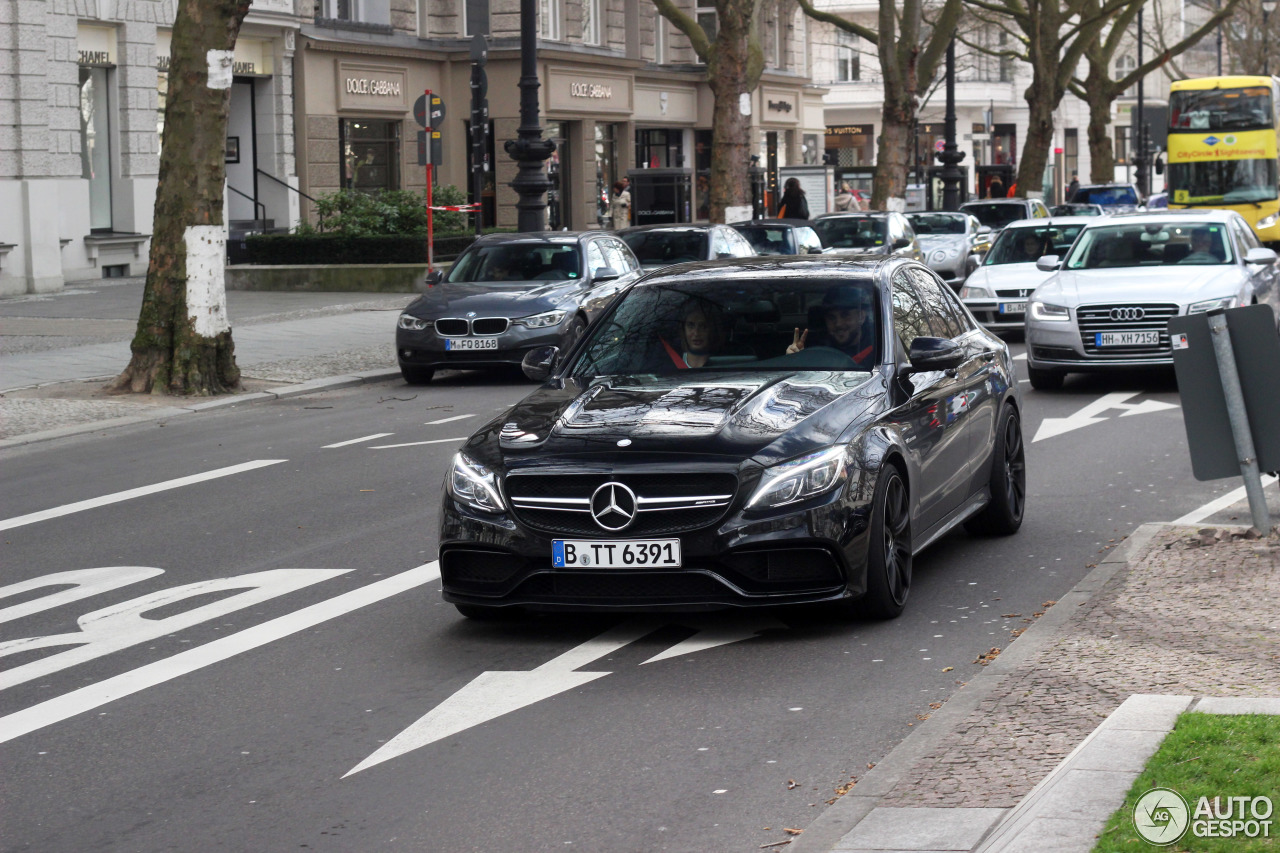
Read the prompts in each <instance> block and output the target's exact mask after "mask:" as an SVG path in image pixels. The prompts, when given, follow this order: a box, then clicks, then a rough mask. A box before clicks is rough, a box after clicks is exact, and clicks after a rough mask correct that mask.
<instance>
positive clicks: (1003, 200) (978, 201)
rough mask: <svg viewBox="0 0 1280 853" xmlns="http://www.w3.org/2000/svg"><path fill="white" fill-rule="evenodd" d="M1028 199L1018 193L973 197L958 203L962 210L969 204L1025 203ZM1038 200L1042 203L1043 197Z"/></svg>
mask: <svg viewBox="0 0 1280 853" xmlns="http://www.w3.org/2000/svg"><path fill="white" fill-rule="evenodd" d="M1029 201H1031V199H1028V198H1023V197H1022V196H1018V195H1012V196H1008V197H1006V198H975V199H973V200H971V201H966V202H965V203H964V204H962V205H960V209H961V210H963V209H964V208H966V207H968V206H969V205H971V204H1026V203H1028V202H1029ZM1040 201H1041V202H1042V203H1043V201H1044V199H1040Z"/></svg>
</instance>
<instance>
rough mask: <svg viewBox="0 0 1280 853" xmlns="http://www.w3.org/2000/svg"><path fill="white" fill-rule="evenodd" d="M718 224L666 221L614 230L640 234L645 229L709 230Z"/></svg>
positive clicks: (617, 232) (620, 232)
mask: <svg viewBox="0 0 1280 853" xmlns="http://www.w3.org/2000/svg"><path fill="white" fill-rule="evenodd" d="M715 226H716V223H714V222H665V223H662V224H659V225H632V226H630V227H629V228H622V229H619V230H618V231H614V232H613V233H614V234H639V233H641V232H644V231H709V230H711V229H712V228H714V227H715Z"/></svg>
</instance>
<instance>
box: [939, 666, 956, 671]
mask: <svg viewBox="0 0 1280 853" xmlns="http://www.w3.org/2000/svg"><path fill="white" fill-rule="evenodd" d="M953 669H955V667H954V666H944V667H943V668H942V671H943V672H950V671H951V670H953Z"/></svg>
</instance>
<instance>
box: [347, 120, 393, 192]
mask: <svg viewBox="0 0 1280 853" xmlns="http://www.w3.org/2000/svg"><path fill="white" fill-rule="evenodd" d="M338 127H339V131H340V137H341V138H340V139H339V144H340V146H341V149H342V186H343V187H344V188H345V189H350V190H359V191H361V192H376V191H377V190H397V189H400V122H398V121H392V120H387V119H365V118H355V119H350V118H348V119H343V120H342V121H341V123H340V124H339V126H338Z"/></svg>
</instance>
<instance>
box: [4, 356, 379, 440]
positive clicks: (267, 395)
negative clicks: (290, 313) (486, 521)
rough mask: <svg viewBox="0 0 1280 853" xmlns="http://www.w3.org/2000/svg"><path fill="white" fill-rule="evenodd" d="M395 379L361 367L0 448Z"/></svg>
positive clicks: (44, 433)
mask: <svg viewBox="0 0 1280 853" xmlns="http://www.w3.org/2000/svg"><path fill="white" fill-rule="evenodd" d="M399 378H400V370H399V368H382V369H379V370H362V371H359V372H357V373H347V374H343V375H342V376H328V377H325V378H323V379H309V380H307V381H306V382H300V383H298V384H297V385H285V386H283V387H280V388H276V389H275V390H273V391H258V392H256V393H253V394H233V395H230V396H226V397H218V398H216V399H213V400H206V401H204V402H200V403H193V404H191V405H189V406H163V407H158V408H155V409H152V410H150V411H149V412H147V413H146V414H139V415H125V416H124V417H119V418H108V419H106V420H101V421H90V422H88V423H83V424H75V425H73V426H65V427H56V428H54V429H48V430H43V431H41V432H33V433H29V434H27V435H19V436H14V437H13V438H6V439H0V450H4V449H6V448H10V447H22V446H24V445H28V444H37V443H39V442H43V441H53V440H54V439H59V438H66V437H67V436H72V435H83V434H84V433H90V432H97V431H99V430H107V429H116V428H118V427H124V426H132V425H134V424H143V423H149V422H151V421H162V420H168V419H170V418H174V417H177V416H178V415H189V414H195V413H198V412H208V411H215V410H217V409H226V408H235V407H236V406H240V405H253V404H255V403H267V402H271V401H274V400H287V399H290V398H292V397H302V396H305V395H307V394H318V393H320V392H323V391H336V390H338V389H340V388H351V387H354V386H356V385H372V384H374V383H377V382H386V381H389V380H392V379H399ZM72 381H74V380H72Z"/></svg>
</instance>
